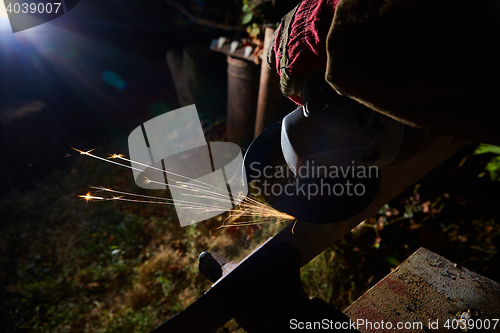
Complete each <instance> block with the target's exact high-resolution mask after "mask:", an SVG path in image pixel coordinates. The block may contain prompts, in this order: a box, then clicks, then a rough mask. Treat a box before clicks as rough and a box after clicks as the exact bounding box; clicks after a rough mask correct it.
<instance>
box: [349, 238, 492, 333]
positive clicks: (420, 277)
mask: <svg viewBox="0 0 500 333" xmlns="http://www.w3.org/2000/svg"><path fill="white" fill-rule="evenodd" d="M344 313H345V314H346V315H348V316H349V317H350V318H351V319H352V320H353V321H357V320H359V319H364V320H365V321H370V322H372V323H375V322H377V323H381V322H382V320H383V321H384V322H386V323H387V322H391V323H392V326H393V328H392V329H387V326H388V325H386V329H375V327H373V326H371V327H370V326H369V325H364V326H363V327H358V329H359V331H361V332H466V331H467V330H462V329H461V328H460V327H458V326H457V325H456V324H457V323H455V328H456V329H453V327H452V328H451V329H447V328H445V327H444V325H445V324H446V323H447V322H448V323H450V324H453V320H458V319H460V318H461V316H462V318H464V317H466V318H472V319H473V320H476V321H477V320H480V321H482V323H483V324H484V323H485V320H486V319H489V320H490V323H491V327H490V330H489V331H488V332H500V322H498V323H497V325H496V329H494V330H493V329H492V327H493V321H492V320H495V319H500V285H499V284H498V283H496V282H494V281H492V280H490V279H488V278H485V277H483V276H481V275H479V274H476V273H474V272H471V271H469V270H468V269H466V268H464V267H461V266H459V265H456V264H454V263H452V262H450V261H449V260H447V259H445V258H443V257H441V256H439V255H437V254H436V253H434V252H431V251H429V250H427V249H425V248H420V249H419V250H417V251H416V252H415V253H414V254H413V255H411V256H410V257H409V258H408V259H407V260H406V261H405V262H403V263H402V264H401V265H400V266H399V267H398V268H397V269H396V270H395V271H393V272H391V273H390V274H389V275H387V276H386V277H385V278H384V279H382V280H381V281H380V282H379V283H377V284H376V285H375V286H373V287H372V288H371V289H370V290H368V291H367V292H366V293H365V294H364V295H363V296H361V297H360V298H359V299H358V300H356V301H355V302H354V303H353V304H352V305H351V306H349V307H348V308H347V309H346V310H345V311H344ZM467 314H468V315H467ZM398 322H401V323H414V322H421V323H422V327H421V328H420V327H418V326H413V327H412V328H411V329H408V328H407V329H400V330H398V329H395V328H396V325H397V323H398ZM360 323H361V322H360ZM436 323H437V325H436ZM406 325H409V324H406ZM414 325H417V324H414ZM469 332H473V330H469Z"/></svg>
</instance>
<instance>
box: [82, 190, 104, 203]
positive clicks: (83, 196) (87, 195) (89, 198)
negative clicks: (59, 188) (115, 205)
mask: <svg viewBox="0 0 500 333" xmlns="http://www.w3.org/2000/svg"><path fill="white" fill-rule="evenodd" d="M79 197H80V198H83V199H85V200H87V201H90V200H105V199H104V198H103V197H96V196H93V195H92V193H90V192H87V193H86V194H84V195H79Z"/></svg>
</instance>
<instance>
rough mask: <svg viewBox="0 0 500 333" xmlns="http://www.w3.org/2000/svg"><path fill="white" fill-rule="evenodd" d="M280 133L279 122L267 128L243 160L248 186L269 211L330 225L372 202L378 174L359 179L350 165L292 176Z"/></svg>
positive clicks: (357, 211)
mask: <svg viewBox="0 0 500 333" xmlns="http://www.w3.org/2000/svg"><path fill="white" fill-rule="evenodd" d="M281 131H282V122H278V123H276V124H274V125H272V126H270V127H269V128H267V129H266V130H265V131H264V132H262V133H261V134H260V135H259V136H258V137H257V138H256V139H255V140H254V141H253V142H252V144H251V145H250V147H249V148H248V150H247V152H246V154H245V158H244V166H245V169H246V175H247V180H248V184H249V186H250V187H251V188H253V189H254V190H256V191H257V192H260V193H261V194H262V196H263V197H264V199H265V200H266V201H267V202H268V203H269V204H270V205H271V206H272V207H273V208H275V209H277V210H279V211H282V212H285V213H287V214H289V215H292V216H294V217H295V218H297V219H298V220H300V221H303V222H309V223H334V222H340V221H343V220H346V219H348V218H350V217H353V216H355V215H357V214H358V213H359V212H361V211H362V210H364V209H365V208H366V207H367V206H368V205H369V204H370V203H371V202H372V201H373V199H374V198H375V196H376V195H377V193H378V190H379V187H380V175H377V177H373V175H372V177H362V175H361V174H360V173H359V172H361V170H360V169H356V167H355V166H354V165H350V164H348V163H347V164H346V165H345V166H344V169H339V167H340V166H331V168H329V169H328V172H327V173H326V174H323V175H318V174H317V173H316V174H315V173H314V169H315V166H314V165H311V167H310V168H309V169H310V170H309V171H311V172H310V173H309V174H307V173H308V172H307V170H306V171H305V172H300V170H299V172H297V173H298V174H297V175H295V174H294V173H293V172H292V170H291V169H290V168H289V167H288V165H287V163H286V161H285V158H284V157H283V152H282V148H281ZM304 140H307V138H304ZM349 167H350V168H349ZM302 171H303V170H302ZM365 171H366V170H365ZM353 176H354V177H353ZM360 176H361V177H360Z"/></svg>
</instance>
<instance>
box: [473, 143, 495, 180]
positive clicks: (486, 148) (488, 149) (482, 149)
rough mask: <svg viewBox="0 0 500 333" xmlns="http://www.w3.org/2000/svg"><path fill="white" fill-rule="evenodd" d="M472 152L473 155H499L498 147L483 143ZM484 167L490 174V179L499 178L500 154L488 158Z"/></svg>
mask: <svg viewBox="0 0 500 333" xmlns="http://www.w3.org/2000/svg"><path fill="white" fill-rule="evenodd" d="M474 154H475V155H481V154H496V155H500V147H499V146H494V145H490V144H484V143H483V144H480V145H479V146H478V147H477V149H476V151H475V152H474ZM484 169H485V170H486V171H487V172H488V173H489V174H490V178H491V180H500V156H495V157H492V158H491V159H490V161H489V162H488V163H487V164H486V166H485V167H484Z"/></svg>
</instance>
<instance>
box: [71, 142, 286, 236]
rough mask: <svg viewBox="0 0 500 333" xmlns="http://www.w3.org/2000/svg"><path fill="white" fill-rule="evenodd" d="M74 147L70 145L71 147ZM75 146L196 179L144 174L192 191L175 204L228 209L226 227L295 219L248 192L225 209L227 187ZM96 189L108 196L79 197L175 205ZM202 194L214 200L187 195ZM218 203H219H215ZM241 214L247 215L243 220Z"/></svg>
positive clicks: (164, 200) (100, 187)
mask: <svg viewBox="0 0 500 333" xmlns="http://www.w3.org/2000/svg"><path fill="white" fill-rule="evenodd" d="M71 148H73V147H71ZM73 149H74V150H76V151H78V152H79V153H80V154H81V155H86V156H90V157H93V158H95V159H98V160H101V161H104V162H108V163H112V164H115V165H118V166H121V167H125V168H129V169H132V170H137V171H140V172H143V171H144V170H142V169H139V168H135V167H132V166H130V165H126V164H122V163H118V162H115V161H111V160H110V159H119V160H123V161H126V162H130V163H134V164H136V165H142V166H145V167H148V168H152V169H154V170H158V171H161V172H163V173H165V174H170V175H173V176H177V177H181V178H183V179H186V180H188V181H191V182H197V183H198V184H193V183H187V182H181V181H178V180H173V181H175V182H176V185H173V184H167V183H165V182H159V181H154V180H151V179H149V178H147V177H144V178H145V179H144V182H145V183H146V184H150V183H154V184H159V185H164V186H168V187H175V188H182V189H185V190H188V191H191V192H193V194H186V193H185V194H184V195H185V196H186V199H187V200H175V207H176V208H177V209H197V210H201V211H202V212H211V211H221V210H223V211H227V212H228V213H229V216H228V217H227V218H226V219H225V220H224V221H223V223H222V225H221V226H219V227H218V228H217V229H219V228H225V227H232V226H250V225H255V224H268V223H271V222H275V223H276V224H277V223H281V222H285V221H292V220H295V218H294V217H293V216H290V215H288V214H286V213H283V212H280V211H278V210H276V209H274V208H272V207H271V206H269V205H268V204H266V203H264V202H261V201H259V200H257V199H255V198H252V197H250V196H246V197H243V196H238V198H237V199H238V200H237V201H238V202H240V204H239V205H238V207H236V208H233V209H230V210H227V209H225V208H224V207H222V206H220V203H221V202H222V203H228V202H230V201H231V200H230V198H228V196H227V189H221V188H218V187H216V186H213V185H211V184H206V183H204V182H201V181H199V180H196V179H192V178H189V177H186V176H182V175H179V174H176V173H173V172H169V171H165V170H163V169H159V168H155V167H152V166H149V165H146V164H142V163H140V162H136V161H132V160H130V159H127V158H125V156H124V155H122V154H112V155H109V157H108V158H103V157H100V156H97V155H94V154H91V152H92V151H94V150H95V148H94V149H91V150H88V151H83V150H79V149H76V148H73ZM92 188H93V189H94V190H96V192H106V193H109V194H110V196H109V197H105V196H95V195H93V194H92V193H91V192H87V193H86V194H84V195H80V196H79V197H80V198H83V199H85V200H87V201H92V200H102V201H110V200H114V201H126V202H136V203H149V204H162V205H174V200H173V199H170V198H164V197H158V196H150V195H143V194H136V193H129V192H124V191H118V190H114V189H110V188H106V187H102V186H97V187H92ZM190 197H193V198H203V199H208V200H211V201H212V202H213V204H212V203H211V204H208V203H199V202H193V201H189V198H190ZM218 204H219V205H218ZM243 218H246V220H244V219H243Z"/></svg>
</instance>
